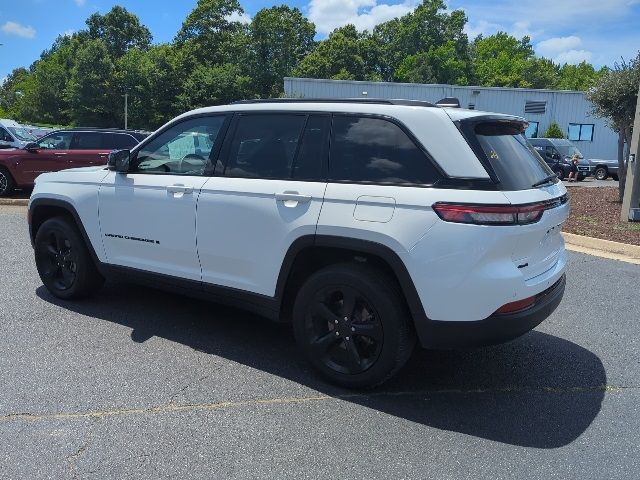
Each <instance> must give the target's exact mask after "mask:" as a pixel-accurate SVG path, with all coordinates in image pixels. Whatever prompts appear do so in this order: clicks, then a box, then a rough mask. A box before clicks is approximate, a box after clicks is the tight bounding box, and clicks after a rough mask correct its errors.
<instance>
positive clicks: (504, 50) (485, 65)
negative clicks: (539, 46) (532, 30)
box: [473, 32, 557, 88]
mask: <svg viewBox="0 0 640 480" xmlns="http://www.w3.org/2000/svg"><path fill="white" fill-rule="evenodd" d="M473 64H474V70H475V76H476V79H477V80H478V83H479V84H480V85H484V86H489V87H518V88H553V87H554V85H555V82H556V80H557V67H556V66H555V65H554V64H553V62H551V61H550V60H547V59H543V58H541V59H538V58H536V57H535V54H534V51H533V46H532V45H531V40H530V38H529V37H526V36H525V37H522V38H521V39H520V40H518V39H517V38H515V37H513V36H511V35H509V34H507V33H505V32H498V33H496V34H495V35H491V36H489V37H482V36H478V37H477V38H476V39H475V41H474V44H473Z"/></svg>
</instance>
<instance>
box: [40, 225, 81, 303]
mask: <svg viewBox="0 0 640 480" xmlns="http://www.w3.org/2000/svg"><path fill="white" fill-rule="evenodd" d="M37 255H38V265H40V267H41V272H42V275H43V276H44V277H45V278H46V279H47V280H48V282H49V283H51V285H52V286H53V287H54V288H55V289H56V290H60V291H64V290H69V289H70V288H72V287H73V284H74V282H75V281H76V273H77V270H78V264H77V253H76V252H75V251H74V249H73V247H72V245H71V241H70V240H69V239H68V238H67V236H66V235H65V234H64V233H63V232H61V231H59V230H50V231H49V232H47V235H46V236H44V238H42V239H41V241H40V242H39V243H38V245H37Z"/></svg>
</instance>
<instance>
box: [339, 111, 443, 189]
mask: <svg viewBox="0 0 640 480" xmlns="http://www.w3.org/2000/svg"><path fill="white" fill-rule="evenodd" d="M329 177H330V178H331V179H332V180H341V181H351V182H372V183H389V184H420V185H428V184H433V183H434V182H435V181H436V180H437V179H438V173H437V171H436V170H435V168H434V167H433V165H432V164H431V162H430V161H429V159H428V158H427V157H426V156H425V154H424V153H423V152H422V150H420V149H419V148H418V147H417V146H416V144H415V143H413V141H412V140H411V139H410V138H409V137H408V136H407V135H406V134H405V133H404V132H403V131H402V129H401V128H400V127H399V126H397V125H396V124H394V123H392V122H390V121H388V120H384V119H380V118H369V117H355V116H343V115H336V116H334V118H333V140H332V142H331V157H330V160H329Z"/></svg>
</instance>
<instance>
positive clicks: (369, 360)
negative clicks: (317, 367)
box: [305, 285, 384, 375]
mask: <svg viewBox="0 0 640 480" xmlns="http://www.w3.org/2000/svg"><path fill="white" fill-rule="evenodd" d="M305 326H306V329H305V331H306V333H307V341H308V344H309V345H310V348H311V349H312V350H313V355H314V356H315V357H316V358H317V359H318V360H319V361H320V362H322V363H323V364H324V365H325V366H326V367H328V368H330V369H331V370H335V371H336V372H340V373H344V374H347V375H355V374H358V373H362V372H364V371H365V370H367V369H369V368H370V367H371V366H372V365H373V364H374V363H375V361H376V360H377V359H378V357H379V356H380V351H381V350H382V341H383V339H384V332H383V329H382V324H381V323H380V319H379V318H378V315H377V313H376V311H375V309H374V308H373V306H372V305H371V304H370V302H369V301H368V300H367V299H366V298H364V296H363V295H362V294H361V293H360V292H358V291H357V290H356V289H355V288H353V287H352V286H349V285H336V286H330V287H326V288H323V289H321V290H319V291H318V292H317V293H316V295H315V298H314V302H313V306H312V308H311V309H309V311H308V313H307V318H306V321H305Z"/></svg>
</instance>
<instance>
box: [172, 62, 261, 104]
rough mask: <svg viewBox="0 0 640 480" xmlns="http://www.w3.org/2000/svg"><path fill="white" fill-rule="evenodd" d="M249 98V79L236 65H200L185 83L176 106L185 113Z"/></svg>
mask: <svg viewBox="0 0 640 480" xmlns="http://www.w3.org/2000/svg"><path fill="white" fill-rule="evenodd" d="M250 97H251V78H250V77H247V76H245V75H243V74H242V70H241V68H240V67H238V66H237V65H232V64H224V65H214V66H212V67H208V66H204V65H200V66H198V67H196V69H195V70H194V71H193V72H192V73H191V75H189V78H187V80H186V81H185V83H184V89H183V92H182V93H181V94H180V95H179V96H178V99H177V106H178V108H179V109H180V111H186V110H192V109H194V108H199V107H206V106H210V105H221V104H225V103H229V102H233V101H235V100H240V99H243V98H250Z"/></svg>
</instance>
